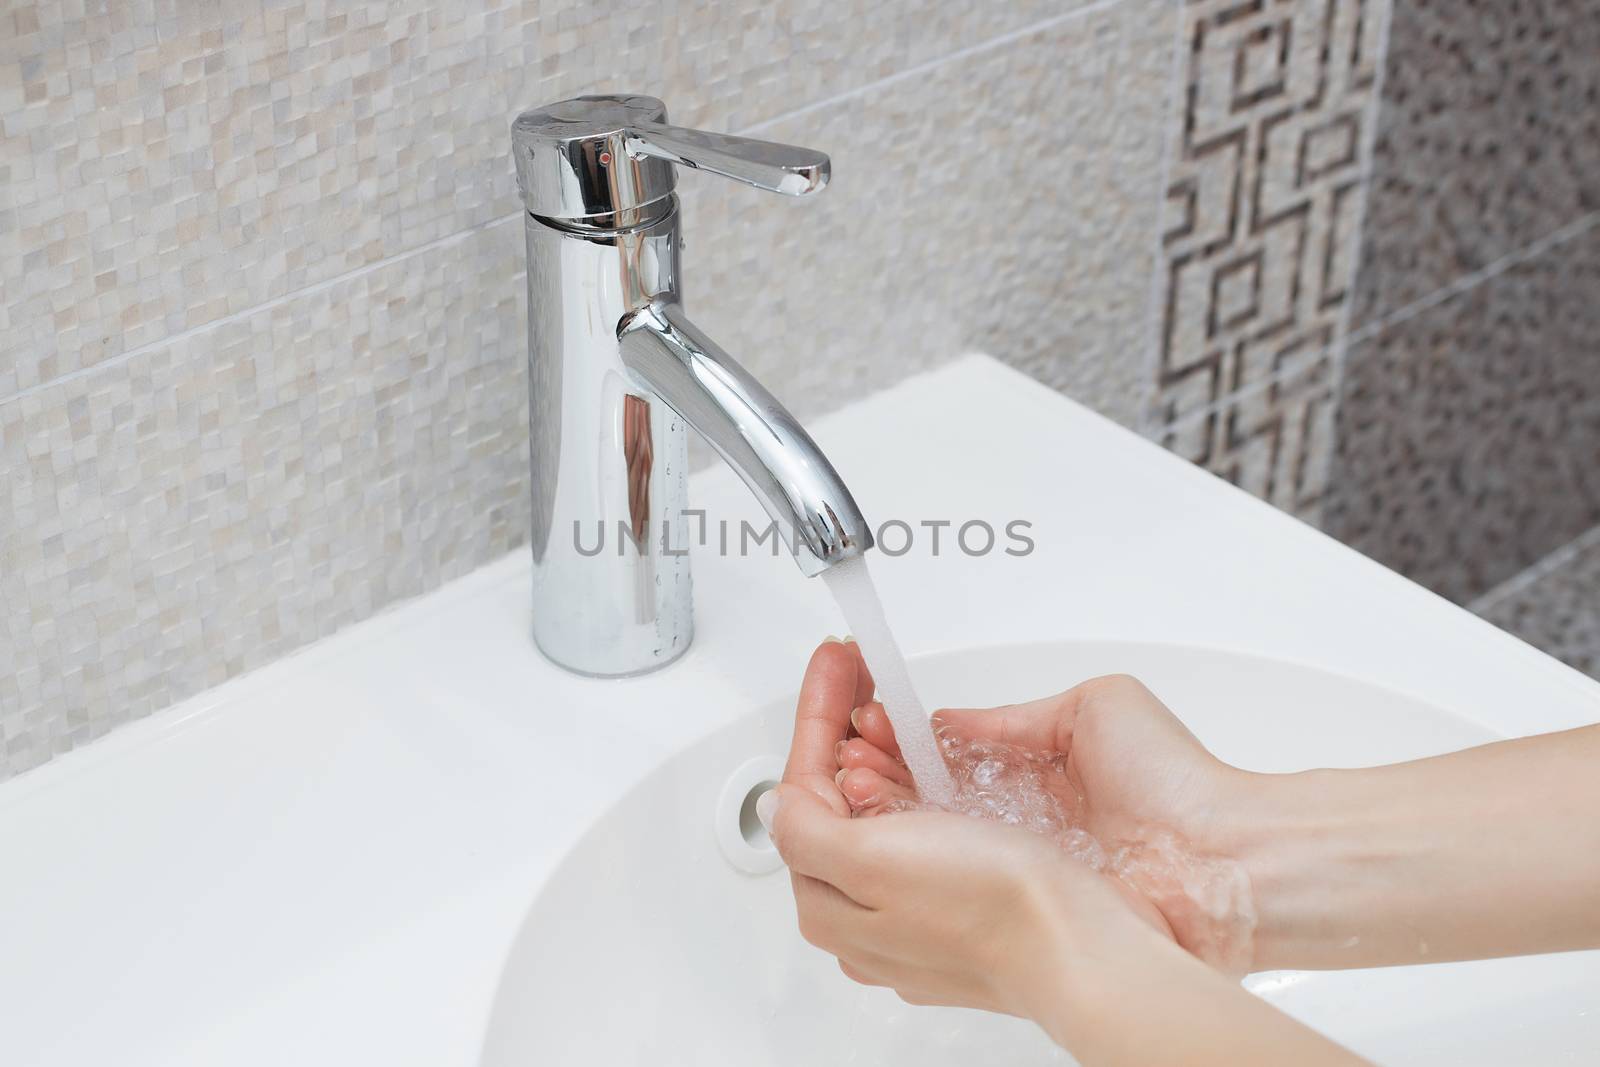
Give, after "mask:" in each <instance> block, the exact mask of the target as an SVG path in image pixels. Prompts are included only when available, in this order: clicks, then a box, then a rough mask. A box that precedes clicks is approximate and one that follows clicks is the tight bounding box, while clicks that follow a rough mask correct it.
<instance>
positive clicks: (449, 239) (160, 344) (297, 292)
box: [0, 211, 522, 407]
mask: <svg viewBox="0 0 1600 1067" xmlns="http://www.w3.org/2000/svg"><path fill="white" fill-rule="evenodd" d="M521 217H522V212H521V211H517V212H514V213H513V214H510V215H501V216H500V217H499V218H494V219H490V220H489V221H487V222H479V223H474V224H473V225H471V226H469V227H467V228H466V229H464V230H457V231H456V232H455V233H452V234H449V235H447V236H444V237H439V238H435V239H434V240H432V241H428V242H427V243H426V244H420V245H417V246H416V247H415V248H408V249H406V250H405V251H404V252H396V253H394V254H393V255H391V256H385V257H384V258H383V259H378V260H374V261H373V262H371V263H363V264H362V265H361V266H359V267H356V268H354V269H352V270H347V271H345V272H344V273H343V274H336V275H334V276H333V277H332V278H324V279H323V280H322V281H320V282H312V283H311V284H310V285H305V286H301V287H300V288H299V289H294V290H291V291H289V292H287V293H284V294H282V295H281V296H275V297H273V298H272V299H270V300H263V301H262V302H261V303H259V304H252V305H250V306H249V307H247V308H242V309H241V310H239V311H232V312H229V313H228V314H226V315H223V316H221V317H219V318H215V319H211V320H209V321H207V322H202V323H201V324H200V325H198V326H190V327H188V328H187V329H183V330H179V331H178V332H177V333H171V334H167V335H166V336H165V337H162V338H159V339H157V340H155V341H146V342H145V343H144V344H142V345H138V346H136V347H134V348H130V349H128V350H127V351H125V352H118V353H117V354H116V355H114V356H112V357H110V358H109V359H103V360H101V361H100V362H98V363H91V364H89V366H87V367H79V368H78V369H77V370H71V371H67V372H66V373H65V374H58V375H56V376H55V377H54V378H51V379H49V380H47V381H42V382H37V383H35V384H33V385H30V386H28V387H27V388H26V389H22V390H19V391H17V392H15V393H12V394H11V395H10V396H8V397H3V398H0V407H5V406H6V405H7V404H9V403H11V402H12V401H14V400H25V399H27V398H28V397H30V396H34V395H36V394H38V393H42V392H44V391H45V390H46V389H50V388H53V387H55V386H57V385H62V384H65V383H67V382H72V381H77V380H78V379H79V378H87V377H89V376H90V375H91V374H95V373H98V372H99V371H102V370H108V369H110V368H112V367H116V366H118V365H120V364H123V363H127V362H129V361H130V360H134V359H137V358H138V357H140V356H142V355H145V354H146V353H149V352H154V351H156V350H158V349H161V348H165V347H166V346H168V345H174V344H178V343H179V342H182V341H187V340H188V339H189V338H191V337H198V336H200V335H201V334H204V333H209V332H210V331H212V330H216V329H221V328H222V327H224V326H231V325H232V324H233V323H236V322H241V321H243V320H245V319H248V318H250V317H252V316H254V315H259V314H261V313H262V312H263V311H271V310H273V309H274V308H280V307H282V306H283V305H285V304H287V303H289V302H290V301H292V300H299V299H301V298H302V297H307V296H315V295H316V294H317V293H320V292H323V291H325V290H328V289H332V288H334V287H335V286H338V285H343V284H344V283H346V282H348V281H351V280H353V279H355V278H359V277H361V276H362V275H364V274H370V273H372V272H373V271H377V270H383V269H384V268H385V267H392V266H394V265H395V264H396V263H400V262H402V261H404V260H407V259H411V258H413V257H414V256H420V255H423V254H425V253H428V252H432V251H435V250H437V249H440V248H449V247H450V246H452V245H457V244H460V243H462V242H463V241H465V240H467V239H468V238H469V237H473V236H475V235H476V234H479V233H482V232H483V231H485V230H491V229H493V228H494V227H496V226H499V225H501V224H502V223H505V222H511V221H513V220H515V219H518V218H521Z"/></svg>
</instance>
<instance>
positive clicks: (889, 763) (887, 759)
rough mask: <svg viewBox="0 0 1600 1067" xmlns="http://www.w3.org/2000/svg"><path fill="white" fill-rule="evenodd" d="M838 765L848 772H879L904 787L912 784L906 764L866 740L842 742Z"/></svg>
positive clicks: (857, 739) (839, 748)
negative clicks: (864, 770)
mask: <svg viewBox="0 0 1600 1067" xmlns="http://www.w3.org/2000/svg"><path fill="white" fill-rule="evenodd" d="M838 763H839V766H840V767H842V768H844V769H845V770H847V771H848V770H855V769H856V768H857V767H865V768H867V769H868V770H873V771H877V772H878V773H879V774H881V775H883V776H884V777H885V778H887V779H889V781H891V782H899V783H900V784H901V785H903V786H910V785H911V784H912V781H911V772H910V771H909V770H907V769H906V765H905V764H904V763H901V762H900V761H899V760H897V759H895V758H894V757H893V756H890V755H889V754H888V753H886V752H884V751H883V749H881V748H879V747H878V746H877V745H874V744H873V743H872V742H870V741H867V740H865V739H864V738H860V737H857V738H855V739H853V740H850V741H844V742H841V743H840V744H839V746H838Z"/></svg>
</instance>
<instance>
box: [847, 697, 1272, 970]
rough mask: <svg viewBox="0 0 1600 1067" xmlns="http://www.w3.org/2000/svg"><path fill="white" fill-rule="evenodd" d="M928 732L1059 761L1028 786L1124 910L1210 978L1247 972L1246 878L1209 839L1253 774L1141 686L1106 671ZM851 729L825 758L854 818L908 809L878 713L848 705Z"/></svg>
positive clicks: (969, 713) (906, 776)
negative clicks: (1043, 797) (1090, 846)
mask: <svg viewBox="0 0 1600 1067" xmlns="http://www.w3.org/2000/svg"><path fill="white" fill-rule="evenodd" d="M934 722H935V726H936V728H937V729H938V730H939V731H940V733H941V738H942V740H943V741H944V742H945V743H946V744H947V745H949V744H950V743H951V742H954V746H953V750H954V751H956V752H957V753H959V752H961V751H962V750H963V749H964V748H966V749H971V750H972V751H973V752H974V753H979V752H980V750H981V748H982V746H984V745H988V746H993V745H994V744H996V743H997V744H999V745H1004V746H1010V747H1012V748H1016V749H1022V750H1025V751H1027V752H1031V753H1035V754H1038V753H1056V754H1060V756H1059V758H1058V759H1055V760H1051V761H1048V762H1040V761H1036V765H1037V766H1042V767H1043V768H1044V773H1042V774H1040V775H1039V776H1038V785H1039V786H1041V787H1042V788H1043V789H1044V790H1046V791H1048V792H1049V793H1051V794H1053V796H1054V798H1055V800H1056V802H1057V803H1058V804H1059V805H1060V808H1061V810H1062V812H1063V813H1064V814H1065V816H1066V821H1067V823H1068V825H1070V826H1072V827H1075V828H1078V829H1081V830H1083V831H1087V833H1088V834H1090V835H1092V838H1093V840H1094V842H1095V843H1096V848H1097V849H1098V853H1097V858H1098V862H1097V866H1102V867H1103V868H1104V869H1105V871H1106V873H1107V874H1109V875H1111V876H1112V877H1113V878H1114V881H1115V884H1116V885H1117V887H1118V888H1119V889H1121V890H1123V891H1124V895H1125V896H1127V897H1128V898H1129V902H1130V904H1131V906H1132V907H1133V909H1134V911H1135V912H1136V913H1138V914H1140V915H1142V916H1143V917H1144V918H1145V919H1146V920H1147V921H1150V922H1151V923H1152V925H1154V926H1155V927H1156V928H1158V929H1160V930H1163V931H1166V932H1168V933H1170V935H1171V936H1172V937H1173V938H1174V939H1175V940H1177V941H1178V943H1179V944H1181V945H1182V946H1183V947H1184V948H1186V949H1188V950H1189V951H1190V952H1192V953H1194V954H1195V955H1196V956H1198V957H1200V958H1201V959H1204V960H1206V961H1207V962H1208V963H1211V964H1213V965H1214V966H1216V967H1218V968H1219V969H1221V970H1223V971H1225V972H1229V973H1234V974H1243V973H1244V972H1245V971H1246V970H1247V969H1249V966H1250V963H1251V956H1250V948H1251V945H1250V933H1251V926H1252V909H1253V902H1252V900H1251V898H1250V891H1249V884H1248V879H1247V878H1245V876H1244V874H1243V871H1242V869H1240V868H1239V867H1238V865H1237V864H1234V863H1232V862H1231V861H1230V860H1229V858H1228V857H1227V856H1226V855H1224V854H1222V849H1221V848H1220V844H1219V843H1220V842H1221V841H1223V840H1225V839H1227V838H1228V837H1230V836H1231V834H1230V831H1231V828H1232V826H1233V825H1234V823H1236V822H1237V820H1238V819H1239V818H1240V817H1241V813H1242V812H1243V811H1244V810H1245V809H1246V808H1247V806H1248V803H1249V799H1248V795H1247V793H1248V789H1249V785H1250V780H1251V778H1252V776H1250V775H1246V774H1244V773H1243V772H1240V771H1237V770H1235V769H1234V768H1231V767H1229V766H1228V765H1226V764H1224V763H1222V762H1221V761H1219V760H1217V759H1216V758H1215V757H1213V756H1212V755H1211V754H1210V753H1209V752H1207V751H1206V749H1205V747H1204V746H1203V745H1201V744H1200V742H1199V741H1198V740H1197V739H1196V738H1195V737H1194V735H1193V734H1191V733H1190V732H1189V731H1188V730H1187V729H1186V728H1185V727H1184V726H1183V724H1182V723H1181V722H1179V721H1178V719H1177V718H1176V717H1175V716H1174V715H1173V714H1172V712H1170V711H1169V710H1168V709H1167V708H1166V707H1165V705H1163V704H1162V703H1161V701H1160V700H1158V699H1157V698H1156V697H1155V695H1154V694H1153V693H1151V692H1150V690H1148V689H1147V688H1145V687H1144V686H1143V685H1142V684H1140V683H1139V682H1138V681H1136V680H1135V679H1132V678H1129V677H1126V676H1122V675H1113V676H1108V677H1104V678H1096V679H1093V680H1091V681H1088V682H1084V683H1083V684H1081V685H1078V686H1076V687H1074V688H1072V689H1069V690H1067V691H1066V692H1065V693H1061V694H1059V695H1057V696H1053V697H1046V698H1044V699H1042V700H1036V701H1032V702H1029V703H1026V704H1015V705H1010V706H1006V707H999V708H992V709H953V710H946V711H940V712H936V713H935V715H934ZM852 723H853V724H854V726H855V727H856V729H857V731H858V732H859V735H860V736H859V737H856V738H851V739H846V740H844V741H842V742H840V743H839V744H838V745H837V748H836V753H835V755H836V759H837V761H838V764H839V766H840V767H841V768H842V770H841V772H840V773H839V776H838V779H837V781H838V785H839V788H840V791H841V792H842V793H843V795H844V796H845V799H846V801H847V803H848V804H849V805H850V807H851V808H852V810H853V811H854V812H855V813H856V814H857V815H858V816H873V815H877V814H880V813H882V812H884V811H885V810H890V811H893V810H896V809H898V808H901V807H904V806H906V805H907V804H908V803H910V802H913V801H914V800H915V792H914V790H913V788H912V782H911V777H910V773H909V772H908V771H907V770H906V768H905V766H904V765H903V764H902V763H901V762H900V759H899V749H898V747H897V745H896V744H895V738H894V732H893V729H892V728H891V727H890V725H889V720H888V717H887V715H886V714H885V713H884V709H883V707H882V705H880V704H876V703H868V704H866V705H864V706H862V707H860V708H858V709H857V710H856V711H854V712H853V713H852ZM974 742H976V743H977V745H976V746H975V745H973V744H972V743H974ZM956 774H957V776H958V778H959V777H960V776H961V774H962V769H961V768H960V767H957V768H956Z"/></svg>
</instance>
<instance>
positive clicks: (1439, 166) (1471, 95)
mask: <svg viewBox="0 0 1600 1067" xmlns="http://www.w3.org/2000/svg"><path fill="white" fill-rule="evenodd" d="M1373 168H1374V172H1373V181H1372V190H1371V193H1370V195H1369V198H1368V199H1369V204H1368V209H1367V223H1366V228H1365V229H1366V233H1365V237H1364V245H1365V253H1364V258H1363V261H1362V268H1361V274H1360V279H1359V284H1358V292H1357V297H1356V301H1355V315H1356V324H1357V325H1358V326H1359V325H1362V324H1365V323H1367V322H1370V321H1373V320H1375V319H1380V318H1382V317H1383V316H1385V315H1387V314H1389V313H1391V312H1393V311H1395V310H1397V309H1399V308H1402V307H1404V306H1406V305H1407V304H1409V303H1411V302H1413V301H1416V300H1418V299H1421V298H1423V297H1425V296H1428V295H1429V294H1431V293H1434V292H1436V291H1438V290H1440V289H1442V288H1444V287H1445V286H1447V285H1449V284H1450V283H1451V282H1453V281H1455V280H1457V279H1458V278H1460V277H1462V276H1463V275H1466V274H1470V273H1472V272H1473V271H1476V270H1479V269H1480V268H1483V267H1485V266H1487V265H1489V264H1490V263H1492V262H1494V261H1495V260H1497V259H1499V258H1500V257H1502V256H1505V255H1508V254H1510V253H1512V252H1515V251H1516V250H1518V249H1520V248H1522V247H1524V246H1526V245H1529V244H1531V243H1532V242H1534V241H1536V240H1538V239H1539V238H1541V237H1544V236H1545V235H1547V234H1550V233H1552V232H1554V231H1556V230H1558V229H1560V228H1561V227H1562V226H1563V225H1565V224H1567V223H1569V222H1572V221H1573V220H1575V219H1577V218H1578V217H1580V216H1582V215H1583V214H1585V213H1586V212H1590V211H1594V210H1596V209H1597V208H1600V17H1597V12H1596V11H1595V8H1594V5H1593V4H1589V3H1585V2H1583V0H1519V2H1517V3H1507V2H1505V0H1409V2H1406V3H1401V4H1397V5H1396V7H1395V14H1394V26H1393V29H1392V30H1391V33H1390V42H1389V56H1388V64H1387V67H1386V70H1385V80H1384V89H1383V107H1382V112H1381V118H1380V121H1379V131H1378V138H1377V143H1376V147H1375V149H1374V161H1373Z"/></svg>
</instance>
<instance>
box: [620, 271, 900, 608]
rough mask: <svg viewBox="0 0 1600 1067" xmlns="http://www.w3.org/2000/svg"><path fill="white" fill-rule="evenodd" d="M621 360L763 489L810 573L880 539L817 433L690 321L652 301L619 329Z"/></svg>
mask: <svg viewBox="0 0 1600 1067" xmlns="http://www.w3.org/2000/svg"><path fill="white" fill-rule="evenodd" d="M617 338H618V342H619V348H620V352H621V357H622V364H623V366H624V367H625V368H626V369H627V371H628V372H629V373H630V374H631V375H633V376H634V377H635V378H636V379H637V380H638V382H639V384H640V385H642V386H643V387H645V388H646V389H648V390H649V391H650V392H651V393H652V394H654V395H655V396H657V397H659V398H660V399H661V400H662V402H663V403H665V404H666V405H667V406H668V407H670V408H671V409H672V410H673V411H675V412H676V413H677V414H678V416H679V417H680V418H682V419H683V420H684V422H686V423H688V424H689V425H690V426H691V427H693V428H694V429H695V430H697V431H699V433H700V434H701V436H703V437H704V438H705V439H706V441H707V443H709V444H710V445H711V447H712V448H713V449H714V450H715V451H716V453H717V454H718V455H719V456H721V457H722V458H723V459H724V460H726V461H727V463H728V465H729V466H731V467H732V468H733V469H734V471H735V472H736V473H737V474H738V475H739V477H740V478H741V479H742V480H743V481H744V483H745V485H747V486H749V487H750V490H751V492H753V493H755V495H756V499H758V500H759V501H760V502H761V505H762V507H764V508H765V509H766V511H767V514H768V515H770V516H771V517H772V519H773V521H774V522H775V523H777V526H778V530H779V533H780V535H781V536H782V537H783V539H784V542H785V543H786V544H787V545H788V546H789V550H790V551H791V552H793V553H794V558H795V562H796V563H797V564H799V566H800V570H801V571H802V572H803V573H805V574H806V575H808V576H815V575H817V574H821V573H822V572H823V571H825V570H827V569H828V568H829V567H832V566H833V565H834V564H836V563H841V562H843V561H844V560H847V559H854V558H856V557H858V556H860V555H861V554H862V553H864V552H865V551H866V550H867V549H869V548H871V547H872V530H871V527H870V526H869V525H868V524H867V520H866V519H865V518H864V517H863V516H862V514H861V510H860V508H858V507H856V502H855V498H854V497H852V496H851V495H850V490H849V489H847V488H846V487H845V484H844V482H843V480H842V479H840V477H839V473H838V471H836V470H834V468H833V464H832V463H830V462H829V461H828V458H827V456H825V455H823V453H822V450H821V449H820V448H818V447H817V444H816V442H815V441H813V440H812V439H811V435H810V434H808V433H806V431H805V429H804V428H803V427H802V426H801V425H800V424H799V423H798V422H797V421H796V420H795V418H794V416H793V415H791V414H789V412H788V410H787V409H785V408H784V406H783V405H782V404H780V403H779V402H778V401H777V399H776V398H775V397H773V395H772V394H771V393H769V392H767V390H766V389H765V388H763V387H762V385H761V383H760V382H758V381H756V380H755V378H753V377H752V376H751V375H750V374H749V373H748V372H746V371H745V369H744V368H743V367H741V366H739V364H738V363H737V362H736V361H735V360H734V359H733V357H731V356H729V355H728V354H727V353H726V352H724V351H723V350H722V349H721V348H720V347H718V345H717V344H716V343H715V342H714V341H712V340H711V339H710V338H709V337H707V336H706V335H705V334H704V333H702V332H701V331H700V329H699V328H698V327H696V326H695V325H694V323H692V322H690V321H689V319H688V317H687V316H686V315H685V314H684V312H683V309H682V307H680V306H679V305H678V304H677V303H675V302H670V301H653V302H651V303H650V304H648V305H646V306H644V307H642V308H639V309H637V310H636V311H633V312H631V313H630V314H628V315H627V316H626V317H625V318H624V319H623V321H622V324H621V326H620V327H619V329H618V331H617Z"/></svg>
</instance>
